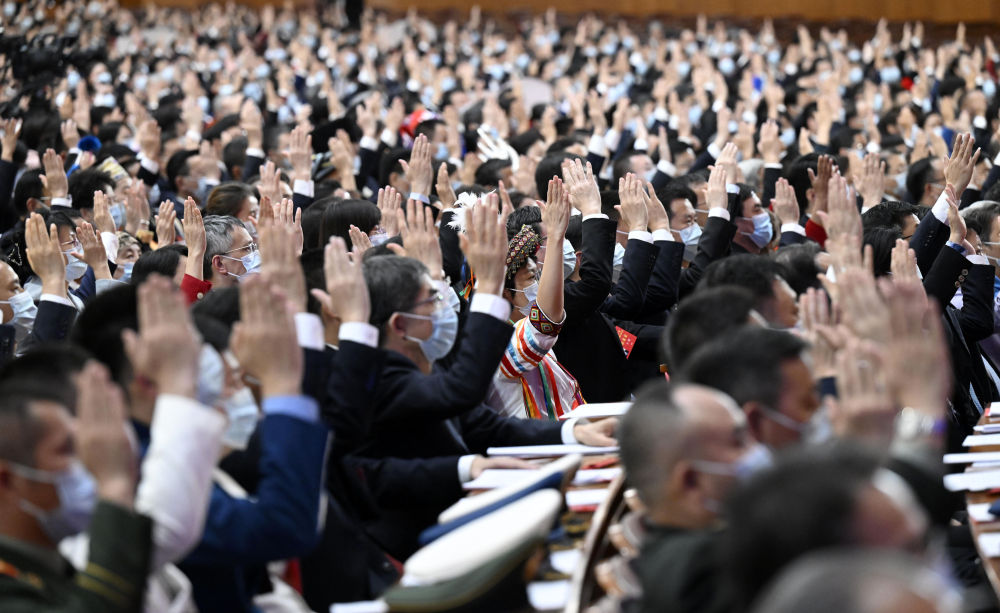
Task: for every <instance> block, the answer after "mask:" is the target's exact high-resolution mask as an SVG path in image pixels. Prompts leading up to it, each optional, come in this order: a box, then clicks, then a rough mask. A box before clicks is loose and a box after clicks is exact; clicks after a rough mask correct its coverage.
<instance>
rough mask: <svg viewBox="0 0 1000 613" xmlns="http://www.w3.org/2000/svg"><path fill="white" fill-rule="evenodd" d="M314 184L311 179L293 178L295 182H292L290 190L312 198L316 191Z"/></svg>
mask: <svg viewBox="0 0 1000 613" xmlns="http://www.w3.org/2000/svg"><path fill="white" fill-rule="evenodd" d="M315 189H316V185H315V184H314V183H313V182H312V181H304V180H302V179H295V183H293V184H292V191H293V192H295V193H296V194H301V195H303V196H309V197H310V198H312V197H313V196H314V195H315V193H316V191H315Z"/></svg>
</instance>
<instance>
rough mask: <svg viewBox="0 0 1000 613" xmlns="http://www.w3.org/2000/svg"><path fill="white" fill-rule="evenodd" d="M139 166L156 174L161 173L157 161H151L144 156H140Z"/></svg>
mask: <svg viewBox="0 0 1000 613" xmlns="http://www.w3.org/2000/svg"><path fill="white" fill-rule="evenodd" d="M139 165H140V166H142V167H143V168H145V169H146V170H148V171H149V172H151V173H153V174H154V175H155V174H159V173H160V165H159V163H157V162H156V161H155V160H151V159H149V158H148V157H146V156H145V155H143V154H141V153H140V154H139Z"/></svg>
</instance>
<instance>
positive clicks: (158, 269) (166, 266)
mask: <svg viewBox="0 0 1000 613" xmlns="http://www.w3.org/2000/svg"><path fill="white" fill-rule="evenodd" d="M187 254H188V248H187V247H186V246H185V245H167V246H166V247H160V248H159V249H155V250H152V251H147V252H146V253H143V254H142V255H140V256H139V259H138V260H136V261H135V265H134V266H132V277H131V279H130V280H129V283H131V284H132V285H135V286H139V285H142V284H143V283H144V282H145V281H146V278H148V277H149V275H152V274H159V275H163V276H164V277H167V278H168V279H173V278H174V275H175V274H177V267H178V266H179V265H180V263H181V256H185V257H186V256H187Z"/></svg>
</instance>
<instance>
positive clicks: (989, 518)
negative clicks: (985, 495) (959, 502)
mask: <svg viewBox="0 0 1000 613" xmlns="http://www.w3.org/2000/svg"><path fill="white" fill-rule="evenodd" d="M991 506H993V505H992V504H991V503H989V502H983V503H981V504H970V505H969V506H968V509H969V518H970V519H972V521H974V522H976V523H977V524H989V523H993V522H996V521H1000V517H997V516H996V515H994V514H992V513H990V507H991Z"/></svg>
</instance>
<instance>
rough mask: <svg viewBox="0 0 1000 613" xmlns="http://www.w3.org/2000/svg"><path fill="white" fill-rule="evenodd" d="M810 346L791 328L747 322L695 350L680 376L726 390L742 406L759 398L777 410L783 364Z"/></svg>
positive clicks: (692, 381) (690, 381)
mask: <svg viewBox="0 0 1000 613" xmlns="http://www.w3.org/2000/svg"><path fill="white" fill-rule="evenodd" d="M807 347H808V345H807V344H806V342H805V341H803V340H802V339H801V338H799V337H798V336H796V335H794V334H791V333H790V332H785V331H783V330H773V329H771V328H764V327H761V326H743V327H742V328H740V329H738V330H735V331H733V332H731V333H728V334H726V335H724V336H717V337H716V338H715V340H713V341H712V342H710V343H708V344H706V345H705V346H703V347H701V348H700V349H698V350H697V351H695V352H694V354H693V355H692V356H691V357H690V359H689V360H688V361H687V362H686V364H685V365H684V368H682V369H681V372H680V373H679V374H678V379H679V380H680V381H686V382H689V383H697V384H700V385H706V386H708V387H711V388H715V389H717V390H720V391H723V392H726V393H727V394H729V395H730V396H732V397H733V400H735V401H736V403H737V404H739V405H741V406H742V405H744V404H746V403H748V402H759V403H761V404H763V405H765V406H767V407H770V408H772V409H774V410H777V406H778V400H779V398H780V396H781V388H782V376H781V364H782V363H783V362H785V361H787V360H793V359H796V358H799V357H800V356H801V355H802V353H803V352H804V351H805V350H806V348H807Z"/></svg>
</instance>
